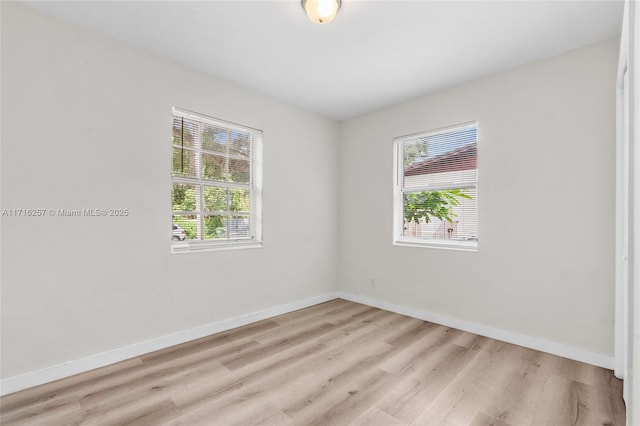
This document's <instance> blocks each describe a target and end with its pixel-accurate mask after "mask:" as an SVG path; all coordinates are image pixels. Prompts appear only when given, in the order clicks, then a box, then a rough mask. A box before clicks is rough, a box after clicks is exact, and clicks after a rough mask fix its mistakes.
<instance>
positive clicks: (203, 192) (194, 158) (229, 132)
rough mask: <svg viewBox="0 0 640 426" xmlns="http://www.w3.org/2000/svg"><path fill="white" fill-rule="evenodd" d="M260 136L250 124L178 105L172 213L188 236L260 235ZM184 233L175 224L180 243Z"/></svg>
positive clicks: (241, 238)
mask: <svg viewBox="0 0 640 426" xmlns="http://www.w3.org/2000/svg"><path fill="white" fill-rule="evenodd" d="M259 137H260V134H259V132H258V131H255V130H253V129H250V128H245V127H242V126H238V125H235V124H231V123H227V122H224V121H222V120H216V119H213V118H210V117H206V116H202V115H198V114H195V113H190V112H184V111H180V110H177V109H174V113H173V135H172V138H171V148H172V151H173V157H172V158H173V160H172V167H171V180H172V191H171V194H172V196H171V201H172V215H173V224H174V226H175V225H177V226H178V227H179V228H178V229H180V228H181V229H183V230H184V232H183V233H182V235H184V241H186V242H188V243H197V242H199V241H207V242H210V243H215V242H219V243H225V244H229V243H233V242H236V243H237V242H240V243H241V242H251V241H256V240H257V237H256V223H255V222H256V219H257V218H256V214H255V213H256V206H255V204H256V201H257V200H256V193H255V176H254V175H255V167H254V166H255V164H254V157H255V155H254V153H255V150H256V142H257V139H258V138H259ZM180 232H182V231H180ZM180 238H182V237H180V234H178V236H177V237H176V231H175V229H174V231H173V235H172V240H174V244H184V242H182V240H181V239H180Z"/></svg>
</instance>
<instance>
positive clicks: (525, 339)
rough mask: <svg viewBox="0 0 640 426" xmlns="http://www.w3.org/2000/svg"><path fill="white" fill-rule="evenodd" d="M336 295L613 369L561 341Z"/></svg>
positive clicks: (604, 357) (603, 359)
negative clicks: (551, 340) (552, 340)
mask: <svg viewBox="0 0 640 426" xmlns="http://www.w3.org/2000/svg"><path fill="white" fill-rule="evenodd" d="M338 297H340V298H341V299H345V300H350V301H352V302H357V303H362V304H364V305H368V306H373V307H375V308H380V309H384V310H386V311H391V312H395V313H398V314H402V315H407V316H410V317H414V318H418V319H421V320H424V321H429V322H433V323H436V324H441V325H445V326H447V327H452V328H457V329H458V330H463V331H468V332H470V333H474V334H479V335H480V336H485V337H490V338H492V339H496V340H500V341H503V342H507V343H513V344H514V345H519V346H524V347H525V348H530V349H535V350H538V351H541V352H546V353H549V354H552V355H558V356H561V357H563V358H569V359H572V360H575V361H580V362H584V363H587V364H591V365H595V366H598V367H603V368H607V369H610V370H611V369H613V366H614V359H613V357H612V356H607V355H603V354H599V353H595V352H590V351H587V350H584V349H579V348H575V347H573V346H568V345H564V344H562V343H556V342H550V341H548V340H544V339H539V338H537V337H531V336H527V335H524V334H519V333H514V332H512V331H507V330H502V329H500V328H494V327H489V326H486V325H482V324H478V323H475V322H471V321H465V320H461V319H458V318H453V317H448V316H446V315H441V314H437V313H434V312H429V311H425V310H421V309H415V308H409V307H406V306H401V305H394V304H392V303H387V302H383V301H380V300H376V299H372V298H369V297H367V296H362V295H355V294H351V293H343V292H338Z"/></svg>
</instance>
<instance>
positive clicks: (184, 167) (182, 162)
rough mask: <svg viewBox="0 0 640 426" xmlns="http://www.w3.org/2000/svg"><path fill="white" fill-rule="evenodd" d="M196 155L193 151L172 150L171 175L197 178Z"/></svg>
mask: <svg viewBox="0 0 640 426" xmlns="http://www.w3.org/2000/svg"><path fill="white" fill-rule="evenodd" d="M197 155H198V154H196V153H195V152H194V151H189V150H187V149H182V148H176V147H174V148H173V163H172V169H171V170H172V173H171V174H172V175H173V176H181V177H192V178H195V177H197V176H198V169H197V168H196V159H197Z"/></svg>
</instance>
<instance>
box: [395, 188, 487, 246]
mask: <svg viewBox="0 0 640 426" xmlns="http://www.w3.org/2000/svg"><path fill="white" fill-rule="evenodd" d="M403 203H404V205H403V214H404V229H403V236H405V237H414V238H423V239H436V240H454V241H477V239H478V209H477V191H476V189H475V188H463V189H444V190H440V191H421V192H408V193H405V194H404V200H403Z"/></svg>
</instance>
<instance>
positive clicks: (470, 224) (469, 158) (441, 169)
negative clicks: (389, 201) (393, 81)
mask: <svg viewBox="0 0 640 426" xmlns="http://www.w3.org/2000/svg"><path fill="white" fill-rule="evenodd" d="M477 140H478V139H477V124H476V123H472V124H466V125H461V126H455V127H451V128H447V129H443V130H437V131H432V132H424V133H420V134H417V135H411V136H406V137H403V138H399V139H398V140H397V141H396V144H397V149H398V151H399V152H398V155H397V159H398V164H397V165H396V170H398V171H400V173H399V174H398V180H399V191H400V194H401V197H398V202H400V203H401V204H402V205H401V206H398V210H399V211H401V213H402V214H401V215H398V216H401V217H397V218H396V220H399V221H401V226H400V230H401V233H400V236H399V237H400V238H401V239H407V240H418V241H420V240H421V241H446V242H477V240H478V146H477Z"/></svg>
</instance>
